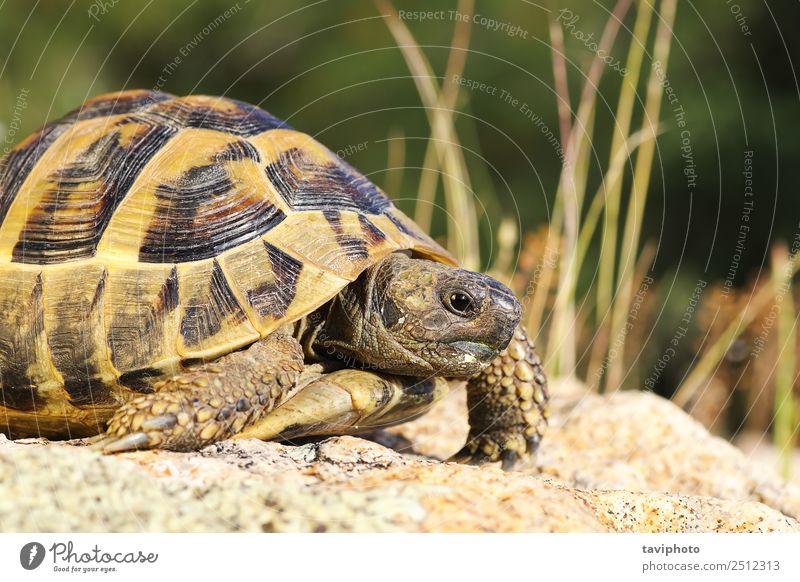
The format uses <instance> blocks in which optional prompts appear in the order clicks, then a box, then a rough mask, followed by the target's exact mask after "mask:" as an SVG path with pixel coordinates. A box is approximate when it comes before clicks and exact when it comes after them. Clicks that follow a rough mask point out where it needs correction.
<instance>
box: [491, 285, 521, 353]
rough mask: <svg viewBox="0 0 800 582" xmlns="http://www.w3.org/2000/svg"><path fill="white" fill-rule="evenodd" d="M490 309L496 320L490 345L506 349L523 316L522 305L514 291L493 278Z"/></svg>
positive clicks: (496, 349) (493, 347) (494, 347)
mask: <svg viewBox="0 0 800 582" xmlns="http://www.w3.org/2000/svg"><path fill="white" fill-rule="evenodd" d="M488 299H489V304H490V306H489V310H490V312H491V314H492V319H493V320H494V325H495V329H494V333H492V334H491V335H490V337H491V340H490V341H489V342H487V344H488V346H489V347H490V348H492V349H494V350H495V351H497V352H499V351H501V350H504V349H505V347H506V346H507V345H508V342H510V341H511V338H512V337H513V336H514V330H515V329H516V328H517V325H519V321H520V319H521V318H522V306H521V305H520V304H519V301H517V298H516V297H514V293H513V292H512V291H511V289H509V288H508V287H506V286H505V285H503V284H502V283H500V282H498V281H494V280H492V284H491V285H490V286H489V297H488Z"/></svg>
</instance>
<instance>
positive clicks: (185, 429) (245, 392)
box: [93, 334, 303, 453]
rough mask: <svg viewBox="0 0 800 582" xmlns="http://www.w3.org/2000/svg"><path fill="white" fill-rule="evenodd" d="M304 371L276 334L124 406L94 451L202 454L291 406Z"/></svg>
mask: <svg viewBox="0 0 800 582" xmlns="http://www.w3.org/2000/svg"><path fill="white" fill-rule="evenodd" d="M302 371H303V353H302V349H301V347H300V344H298V343H297V340H295V339H294V338H292V337H291V336H288V335H284V334H273V335H271V336H269V337H267V338H265V339H264V340H262V341H259V342H256V343H255V344H253V345H252V346H251V347H249V348H248V349H246V350H242V351H238V352H234V353H232V354H228V355H226V356H223V357H222V358H220V359H218V360H216V361H215V362H212V363H208V364H204V365H201V366H198V367H196V368H193V369H191V370H189V371H187V372H186V373H183V374H179V375H177V376H174V377H172V378H170V379H169V380H166V381H165V382H161V383H159V384H156V386H155V387H156V392H154V393H153V394H146V395H143V396H138V397H136V398H135V399H133V400H131V401H130V402H128V403H126V404H124V405H123V406H122V407H120V408H119V409H118V410H117V411H116V413H115V414H114V416H113V418H112V419H111V420H110V421H109V423H108V430H107V432H106V434H105V435H104V437H103V438H101V439H100V440H98V441H97V442H96V443H94V444H93V447H94V448H96V449H99V450H102V451H103V452H106V453H115V452H119V451H125V450H131V449H149V448H162V449H170V450H174V451H189V450H196V449H199V448H200V447H203V446H205V445H208V444H211V443H213V442H216V441H219V440H222V439H226V438H229V437H230V436H232V435H234V434H236V433H238V432H240V431H241V430H242V429H244V428H245V427H247V426H249V425H251V424H253V423H254V422H256V421H258V420H259V419H261V418H262V416H264V414H266V413H268V412H269V411H271V410H272V409H273V408H276V407H277V406H279V405H280V404H282V403H283V402H285V401H286V399H287V398H288V397H289V396H290V395H291V394H292V391H293V389H294V388H295V386H296V385H297V382H298V379H299V377H300V374H301V372H302Z"/></svg>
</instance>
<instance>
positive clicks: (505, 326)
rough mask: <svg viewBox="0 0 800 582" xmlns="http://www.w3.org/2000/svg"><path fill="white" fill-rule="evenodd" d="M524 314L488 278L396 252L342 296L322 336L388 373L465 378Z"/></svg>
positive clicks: (510, 295) (336, 347)
mask: <svg viewBox="0 0 800 582" xmlns="http://www.w3.org/2000/svg"><path fill="white" fill-rule="evenodd" d="M520 315H521V308H520V305H519V302H518V301H517V300H516V298H515V297H514V294H513V293H512V292H511V290H510V289H508V287H506V286H505V285H503V284H502V283H500V282H498V281H496V280H495V279H492V278H491V277H487V276H486V275H482V274H480V273H474V272H471V271H466V270H463V269H457V268H454V267H450V266H447V265H443V264H439V263H435V262H433V261H428V260H424V259H413V258H410V257H408V256H406V255H405V254H401V253H394V254H392V255H390V256H389V257H387V258H385V259H383V260H382V261H381V262H379V263H377V264H376V265H374V266H372V267H370V268H369V269H367V270H366V271H365V272H364V273H362V275H361V276H360V277H359V279H358V280H357V281H356V282H355V283H353V284H351V285H349V286H348V287H347V288H345V289H344V290H343V291H342V292H341V293H340V294H339V295H338V296H337V298H336V299H335V300H334V301H333V303H332V304H331V307H330V310H329V312H328V317H327V321H326V324H325V334H324V338H325V343H326V346H327V348H328V352H329V353H331V354H332V353H333V352H339V353H344V354H345V355H347V356H349V357H350V358H352V359H353V360H354V361H357V362H360V363H362V364H364V365H367V366H369V367H372V368H375V369H378V370H381V371H384V372H389V373H394V374H402V375H412V376H427V375H436V376H449V377H467V376H471V375H473V374H475V373H477V372H479V371H480V370H481V369H482V368H484V367H485V366H486V365H487V364H489V362H491V361H492V360H493V359H494V358H495V356H497V354H498V353H499V352H500V351H501V350H502V349H504V348H505V347H506V345H507V344H508V342H509V341H510V340H511V337H512V335H513V333H514V329H515V328H516V326H517V324H518V323H519V320H520Z"/></svg>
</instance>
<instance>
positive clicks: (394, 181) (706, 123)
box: [0, 0, 800, 394]
mask: <svg viewBox="0 0 800 582" xmlns="http://www.w3.org/2000/svg"><path fill="white" fill-rule="evenodd" d="M456 4H457V3H456V1H455V0H433V1H430V0H429V1H421V0H420V1H416V2H414V1H398V2H396V3H395V7H396V9H397V10H402V11H405V12H410V13H419V12H420V11H424V12H435V13H437V14H438V15H441V16H438V17H437V18H435V19H425V20H416V19H405V20H404V22H405V24H406V25H407V26H408V28H409V30H410V31H411V33H412V34H413V36H414V39H415V41H416V42H417V43H418V44H419V45H420V47H421V49H422V51H423V53H424V55H425V56H426V57H427V59H429V61H430V64H431V67H432V69H433V71H434V72H435V74H436V75H437V76H439V77H441V76H442V75H444V71H445V70H446V69H447V66H448V58H449V56H450V53H451V43H452V34H453V28H454V26H455V24H456V21H455V19H454V18H453V12H454V11H456V9H457V6H456ZM611 4H612V3H601V2H595V1H591V2H590V1H588V0H573V1H570V2H560V3H558V2H549V3H548V2H546V0H542V1H541V2H526V1H523V0H507V1H493V2H489V1H488V0H483V1H480V0H479V1H478V2H477V3H476V6H475V13H476V14H477V15H479V18H478V19H477V20H478V21H477V22H473V23H472V24H471V26H470V28H469V33H470V39H469V51H468V53H467V58H466V64H465V68H464V72H463V78H465V79H468V80H470V81H471V82H475V84H476V85H479V84H481V83H483V84H485V86H484V87H483V89H481V88H480V87H477V88H473V89H470V88H468V87H463V86H462V87H461V89H460V92H459V94H458V101H457V103H456V106H455V109H456V110H457V113H456V114H455V116H454V124H455V128H456V130H457V133H458V135H459V137H460V141H461V145H462V146H463V148H464V149H463V154H462V155H463V157H464V159H465V162H466V165H467V167H468V169H469V176H470V181H471V188H472V191H473V192H474V195H475V197H476V200H477V208H478V211H479V212H478V214H479V216H478V221H479V225H480V231H479V233H480V235H479V236H480V248H481V265H482V266H483V267H484V268H486V267H489V266H491V265H493V264H495V259H496V258H497V255H498V251H497V247H496V240H497V226H498V225H500V224H501V222H502V220H503V219H508V218H510V219H512V221H514V222H518V223H519V227H518V229H517V230H518V231H519V232H520V233H526V232H531V231H534V230H536V228H537V227H538V226H540V225H542V224H546V223H548V222H549V221H550V219H551V214H552V209H553V204H554V201H555V195H556V189H557V185H558V183H559V176H560V174H561V169H562V168H561V159H560V158H559V154H558V151H557V148H555V147H554V144H553V143H552V141H551V140H549V139H548V137H547V135H545V133H544V132H543V131H542V128H541V125H536V123H534V121H532V119H531V118H532V117H533V116H536V119H539V120H540V124H544V125H545V126H546V127H548V128H549V129H550V130H552V132H553V134H555V136H556V137H558V136H559V118H558V109H557V94H556V90H555V89H554V81H553V66H552V58H553V53H552V47H551V39H550V34H549V31H548V12H547V8H549V9H550V10H551V12H550V14H551V18H552V15H553V14H558V12H559V10H561V9H567V10H569V11H570V13H571V14H572V15H574V16H577V17H578V19H577V20H573V21H572V22H573V25H574V26H573V28H572V29H568V28H563V34H564V39H565V46H566V58H567V63H566V69H567V80H568V84H569V88H570V107H571V109H572V110H573V111H574V110H577V108H578V105H579V98H580V88H581V87H582V85H583V83H584V81H585V75H586V73H587V71H588V69H589V67H590V65H591V62H592V59H593V58H594V56H595V55H594V53H593V52H592V51H591V50H589V48H587V46H586V45H587V42H586V41H585V38H584V40H581V38H579V35H577V34H576V33H575V30H578V31H580V32H581V33H582V34H583V35H588V34H592V35H593V37H594V38H595V39H599V37H600V35H601V34H602V31H603V28H604V26H605V24H606V22H607V21H608V19H609V11H610V10H611ZM635 4H636V2H634V9H631V10H630V11H628V13H627V15H626V17H625V19H624V21H623V26H622V28H621V30H620V32H619V34H618V37H617V40H616V42H615V44H614V46H613V49H612V51H611V56H612V57H613V59H615V60H617V61H620V62H621V63H625V59H626V56H627V54H628V49H629V47H630V42H631V38H632V30H633V26H634V21H635V18H636V12H637V11H636V10H635ZM734 7H735V8H734ZM226 11H227V12H226ZM798 16H800V9H798V4H797V3H796V2H775V3H769V4H767V3H766V2H760V1H757V0H736V2H733V1H731V2H727V1H719V2H704V3H694V2H679V3H678V10H677V19H676V22H675V26H674V36H673V39H672V49H671V53H670V58H669V66H668V69H667V71H666V77H667V79H668V80H669V83H670V86H671V87H672V89H673V90H674V94H675V96H676V98H677V99H678V102H679V104H680V105H681V106H682V107H683V111H684V113H685V122H686V126H685V129H686V130H688V131H689V132H690V136H691V147H692V154H693V157H694V160H693V161H694V163H695V166H696V173H697V183H696V186H695V187H694V188H693V189H689V188H687V179H686V176H685V175H684V167H685V164H686V160H685V159H684V158H683V157H682V155H681V154H682V151H681V145H682V135H681V129H680V128H678V127H677V124H676V120H675V117H674V114H673V111H672V105H671V104H670V103H669V102H668V101H667V99H664V100H663V101H662V107H661V112H660V121H661V122H662V124H661V131H662V133H661V135H660V136H659V138H658V141H657V145H656V150H655V158H654V162H653V165H652V175H651V177H650V181H649V192H648V198H647V206H646V208H645V210H644V223H643V231H642V233H641V237H640V246H643V245H644V244H646V243H647V242H648V241H649V242H652V243H654V244H653V253H654V254H653V261H652V268H651V270H650V273H651V274H652V275H653V276H654V277H655V278H656V279H657V280H658V281H659V285H660V289H661V291H660V294H659V297H658V301H659V302H660V303H661V305H659V306H658V307H657V308H656V309H654V311H655V312H656V313H654V315H653V320H654V322H655V323H654V324H653V328H652V329H650V330H647V331H648V332H649V333H647V334H643V335H642V337H641V341H642V342H643V343H642V344H641V345H637V346H635V347H636V350H637V352H638V351H639V350H641V352H640V353H639V354H638V355H637V354H635V353H634V356H635V357H636V360H635V364H636V365H637V366H640V367H642V368H643V369H644V370H645V371H644V372H643V373H642V374H632V375H630V377H627V376H626V378H628V382H631V381H635V382H640V381H641V380H642V377H644V376H646V375H647V370H646V367H647V366H652V365H653V362H655V361H656V360H657V358H658V357H659V356H660V355H661V354H663V351H664V346H665V345H668V342H669V340H670V338H671V337H672V336H673V334H674V323H675V321H676V320H679V319H680V317H681V315H682V313H684V311H685V307H686V302H687V297H689V296H690V295H691V290H692V288H693V287H694V286H695V284H696V282H697V281H698V280H704V281H708V282H714V281H720V280H723V279H725V277H727V276H728V275H729V272H730V268H731V264H732V256H733V254H734V249H735V247H736V244H737V235H738V234H739V232H740V230H739V228H740V225H741V217H742V208H743V202H744V195H743V192H744V177H743V175H742V171H743V169H744V158H745V151H752V152H753V164H752V166H753V167H752V172H753V187H754V208H753V212H752V216H751V218H750V220H749V223H748V224H749V226H750V231H749V233H748V236H747V240H746V245H745V247H744V250H743V252H742V253H741V258H740V260H739V261H738V267H737V268H736V269H735V273H734V276H733V278H732V282H733V283H734V285H735V286H736V287H743V288H746V289H749V287H748V285H750V281H751V279H752V278H753V277H754V276H756V275H759V274H762V273H761V271H762V270H768V269H769V262H770V258H769V257H770V253H769V249H770V246H771V245H772V243H774V242H776V241H780V240H783V241H790V240H791V239H792V237H793V236H794V234H795V232H797V230H798V221H799V220H800V197H798V195H797V193H798V191H800V188H799V186H800V172H798V171H797V170H796V168H795V166H796V164H797V162H796V160H797V159H798V158H800V139H798V138H797V136H796V132H797V129H796V127H797V123H798V121H800V119H798V113H799V112H800V108H799V107H798V105H800V101H799V100H798V99H799V98H800V89H799V88H798V80H797V71H796V70H795V68H794V66H793V64H792V62H791V60H790V58H791V57H790V55H791V56H792V57H794V58H797V57H798V56H800V51H798V42H799V41H798V40H797V37H796V35H794V34H792V31H791V27H793V26H794V25H795V24H796V22H797V21H798ZM484 18H485V19H486V20H483V19H484ZM489 19H491V21H493V22H495V23H499V24H498V25H497V26H495V25H493V24H491V23H489ZM562 24H563V23H562ZM744 26H746V29H745V28H743V27H744ZM512 27H516V28H514V29H513V30H514V31H515V32H514V33H511V30H512ZM654 30H655V23H654V26H653V27H651V29H650V32H649V35H650V36H649V39H650V40H652V37H653V36H654V34H655V33H654ZM509 33H511V34H509ZM647 46H648V47H650V46H652V43H648V45H647ZM0 55H2V57H1V58H2V63H3V64H2V65H0V104H2V106H0V135H5V140H6V142H13V141H19V140H20V139H22V138H23V137H24V136H25V135H26V134H28V133H29V132H31V131H33V130H35V129H36V128H37V127H39V126H40V125H42V124H43V123H45V122H46V121H47V120H49V119H54V118H56V117H59V116H60V115H62V114H63V113H65V112H67V111H68V110H71V109H73V108H75V107H76V106H78V105H79V104H80V103H81V102H82V101H84V100H85V99H86V98H88V97H90V96H93V95H96V94H98V93H102V92H107V91H115V90H119V89H125V88H139V87H143V88H153V87H159V88H161V89H162V90H164V91H168V92H171V93H175V94H188V93H205V94H219V95H226V96H230V97H234V98H237V99H241V100H244V101H248V102H252V103H255V104H258V105H260V106H262V107H263V108H265V109H267V110H269V111H270V112H272V113H273V114H275V115H277V116H278V117H281V118H283V119H286V120H287V121H289V123H290V124H292V125H293V126H294V127H296V128H298V129H301V130H303V131H305V132H307V133H309V134H311V135H313V136H315V137H316V138H317V139H319V140H320V141H321V142H323V143H324V144H326V145H327V146H328V147H329V148H331V149H332V150H334V151H341V152H342V153H343V154H345V155H346V156H347V158H348V161H350V162H351V163H352V164H354V165H355V166H356V167H358V168H359V169H361V170H362V171H363V172H364V173H365V174H367V175H368V176H369V177H370V178H371V179H373V180H374V181H375V182H377V183H378V184H380V185H382V186H385V187H387V189H388V190H389V193H390V195H392V196H393V197H394V199H395V200H396V202H397V203H398V205H399V206H400V207H401V208H402V209H403V210H405V211H406V212H407V213H408V214H410V215H413V214H414V210H415V198H416V195H417V188H418V183H419V181H420V177H421V168H422V166H423V165H424V164H423V160H424V156H425V151H426V147H427V145H428V138H429V136H430V135H431V128H430V125H429V120H428V117H427V115H426V111H425V108H424V107H423V102H422V100H421V97H420V93H419V92H418V89H417V87H416V85H415V82H414V79H413V78H412V76H411V73H410V72H409V67H408V65H407V63H406V61H405V59H404V56H403V53H402V51H401V50H400V49H399V48H398V46H397V44H396V41H395V38H393V36H392V34H391V32H390V30H389V28H388V27H387V23H386V21H385V18H384V16H382V15H381V12H380V11H379V9H378V8H377V7H376V5H375V4H373V3H372V2H363V1H361V2H356V1H343V0H328V1H324V0H323V1H319V2H306V3H299V2H290V1H288V0H276V1H273V2H257V1H255V0H252V1H246V0H239V2H232V1H229V0H203V1H197V0H195V1H194V2H178V1H163V0H162V1H159V2H155V1H154V0H150V1H149V2H131V1H129V0H118V1H117V3H116V4H115V3H114V2H113V0H106V1H102V0H95V1H94V2H90V1H87V0H76V1H75V2H55V1H52V2H50V1H47V2H29V1H25V0H6V2H3V3H2V4H0ZM176 59H179V62H178V61H176ZM651 59H652V55H651V54H650V53H649V49H648V51H646V54H645V55H644V62H645V64H644V69H643V72H642V75H641V76H640V77H639V82H638V85H637V92H636V93H637V94H636V100H637V101H636V104H637V105H636V106H637V108H639V109H641V108H642V107H643V100H644V95H645V87H646V83H647V79H648V73H649V67H650V61H651ZM436 81H437V83H438V85H439V86H441V87H445V86H446V85H447V84H448V83H452V82H453V80H452V79H444V78H438V79H437V80H436ZM620 87H621V76H620V75H619V74H618V73H617V72H616V71H614V70H613V69H612V68H611V67H608V68H607V70H606V71H605V72H604V75H603V77H602V79H601V82H600V86H599V93H598V100H597V106H596V114H595V116H594V122H593V123H594V128H593V136H595V138H601V139H595V140H593V141H592V143H591V149H590V151H589V153H588V155H589V156H590V158H591V159H592V160H593V161H594V163H593V164H592V165H590V168H589V170H588V177H587V180H588V185H587V188H586V191H587V192H588V193H590V194H593V193H594V192H595V190H596V189H597V188H598V187H599V186H600V185H601V179H602V172H601V171H600V170H599V169H598V167H599V168H604V167H606V165H607V160H608V157H609V147H610V143H611V139H610V138H611V134H612V132H613V128H614V123H615V112H616V108H617V103H618V99H619V96H620ZM493 88H496V89H493ZM506 95H508V96H510V97H509V99H505V98H504V97H505V96H506ZM20 96H22V98H21V99H20ZM514 99H516V100H517V101H516V102H513V100H514ZM21 102H22V103H24V106H23V105H21ZM523 105H524V107H523ZM17 126H18V127H17ZM638 126H639V121H638V118H635V121H634V125H633V127H634V128H638ZM9 130H11V131H9ZM360 144H361V145H360ZM6 145H8V144H6ZM392 147H394V149H393V150H391V152H390V148H392ZM632 170H633V167H632V164H627V165H626V169H625V182H624V185H623V189H622V193H621V213H622V215H624V213H625V212H626V211H627V206H628V203H629V200H630V196H629V191H630V180H631V175H632ZM439 188H441V185H439ZM437 202H438V203H439V204H444V192H442V191H440V192H439V193H438V196H437ZM588 206H589V205H588V203H587V204H585V205H584V207H583V208H584V210H583V211H582V212H583V213H585V212H586V208H587V207H588ZM600 220H601V225H602V220H603V219H602V218H601V219H600ZM431 230H432V233H433V234H434V235H436V236H444V235H445V234H446V233H447V220H446V215H445V212H443V211H437V212H435V213H434V214H433V224H432V227H431ZM463 236H472V233H468V232H467V233H464V234H463ZM600 240H601V228H598V231H597V233H596V235H595V237H594V238H593V239H592V244H591V245H590V246H589V249H588V254H587V258H586V262H587V263H588V264H591V263H592V262H594V263H598V262H599V261H600ZM518 250H519V249H517V251H518ZM614 252H619V249H615V251H614ZM596 278H597V272H596V271H594V270H592V269H588V270H583V271H582V272H581V273H580V276H579V278H578V281H577V285H578V287H579V288H580V289H584V290H586V289H590V288H592V286H593V285H596ZM656 315H657V316H658V317H656ZM578 317H581V314H580V313H579V314H578ZM583 317H584V318H585V319H586V317H587V316H585V315H584V316H583ZM589 319H591V318H589ZM692 334H693V337H692V338H690V339H687V340H686V341H684V342H682V344H681V346H680V350H679V353H678V354H677V355H676V357H675V358H674V359H673V361H672V362H671V363H670V366H668V367H667V368H666V369H665V370H664V371H663V373H662V374H660V375H659V377H658V381H657V384H656V388H657V389H658V390H659V391H660V392H662V393H664V394H672V393H673V391H674V390H675V389H676V388H677V387H678V386H679V385H680V384H681V381H682V380H683V378H684V376H685V374H686V372H687V370H688V369H689V367H690V366H691V364H692V363H693V362H694V360H695V358H696V356H697V353H696V352H697V350H698V349H699V348H698V347H697V346H698V341H701V340H703V338H704V330H702V329H698V328H697V326H696V322H695V326H694V327H693V329H692ZM588 343H591V342H588ZM701 343H702V342H701ZM587 349H588V347H587ZM578 356H579V362H578V365H579V366H580V365H584V366H585V365H586V362H587V361H588V359H589V356H588V355H587V354H581V353H579V354H578ZM581 362H583V364H581Z"/></svg>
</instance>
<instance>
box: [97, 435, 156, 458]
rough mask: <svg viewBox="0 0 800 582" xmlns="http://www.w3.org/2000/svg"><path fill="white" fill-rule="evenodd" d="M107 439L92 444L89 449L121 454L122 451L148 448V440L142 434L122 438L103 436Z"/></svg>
mask: <svg viewBox="0 0 800 582" xmlns="http://www.w3.org/2000/svg"><path fill="white" fill-rule="evenodd" d="M103 436H106V437H107V438H104V439H101V440H98V441H97V442H94V443H92V445H91V446H90V447H89V448H91V449H92V450H96V451H100V452H101V453H121V452H123V451H136V450H139V449H146V448H149V446H150V438H149V437H148V436H147V435H146V434H145V433H143V432H133V433H130V434H126V435H125V436H123V437H119V438H117V437H113V436H108V435H103Z"/></svg>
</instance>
